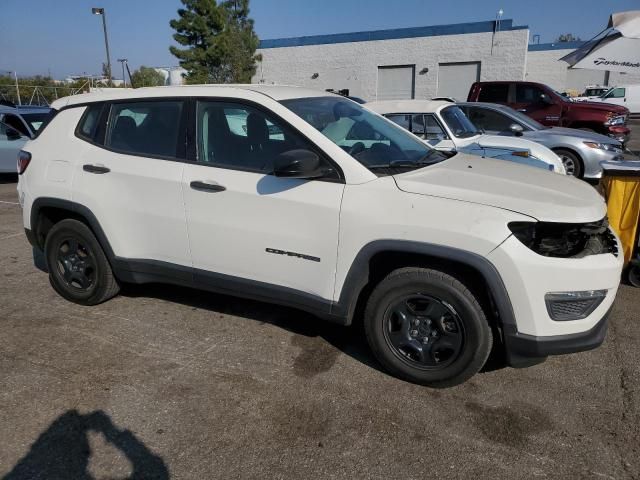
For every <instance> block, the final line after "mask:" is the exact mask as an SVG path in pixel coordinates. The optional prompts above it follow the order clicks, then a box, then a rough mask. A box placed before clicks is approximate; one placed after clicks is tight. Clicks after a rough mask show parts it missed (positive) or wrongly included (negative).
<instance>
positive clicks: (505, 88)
mask: <svg viewBox="0 0 640 480" xmlns="http://www.w3.org/2000/svg"><path fill="white" fill-rule="evenodd" d="M508 98H509V84H508V83H495V84H488V85H482V86H481V87H480V95H478V101H479V102H489V103H507V101H508Z"/></svg>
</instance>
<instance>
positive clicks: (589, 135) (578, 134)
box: [536, 127, 622, 148]
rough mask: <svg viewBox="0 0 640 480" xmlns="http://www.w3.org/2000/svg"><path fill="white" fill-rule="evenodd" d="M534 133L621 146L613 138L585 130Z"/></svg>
mask: <svg viewBox="0 0 640 480" xmlns="http://www.w3.org/2000/svg"><path fill="white" fill-rule="evenodd" d="M536 133H542V134H544V135H566V136H571V137H575V138H581V139H582V140H584V141H587V142H598V143H610V144H613V145H618V146H620V148H622V144H621V143H620V142H619V141H618V140H616V139H615V138H611V137H607V136H606V135H602V134H600V133H596V132H587V131H586V130H578V129H577V128H564V127H551V128H545V129H544V130H537V131H536Z"/></svg>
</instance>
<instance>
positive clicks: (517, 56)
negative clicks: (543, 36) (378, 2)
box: [253, 29, 529, 100]
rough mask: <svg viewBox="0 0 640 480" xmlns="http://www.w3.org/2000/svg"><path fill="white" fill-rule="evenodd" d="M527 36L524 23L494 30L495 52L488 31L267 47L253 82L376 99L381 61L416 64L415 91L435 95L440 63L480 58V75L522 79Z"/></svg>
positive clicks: (482, 77) (383, 63)
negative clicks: (520, 26) (343, 91)
mask: <svg viewBox="0 0 640 480" xmlns="http://www.w3.org/2000/svg"><path fill="white" fill-rule="evenodd" d="M528 36H529V31H528V30H526V29H521V30H508V31H502V32H498V33H497V34H496V36H495V40H494V47H493V52H492V51H491V40H492V33H491V32H485V33H467V34H460V35H443V36H429V37H417V38H404V39H392V40H376V41H363V42H348V43H336V44H324V45H308V46H295V47H280V48H265V49H260V50H259V51H258V53H260V54H262V62H261V63H260V64H259V65H258V69H257V72H256V75H255V76H254V78H253V82H254V83H259V82H264V83H267V84H271V83H277V84H289V85H300V86H305V87H310V88H316V89H319V90H325V89H328V88H333V89H336V90H338V89H343V88H348V89H349V91H350V94H351V95H355V96H358V97H362V98H364V99H365V100H375V99H376V92H377V74H378V67H379V66H391V65H415V66H416V77H415V97H416V98H421V99H429V98H432V97H434V96H436V92H437V88H438V83H437V82H438V64H439V63H451V62H477V61H479V62H481V66H480V80H523V79H524V74H525V61H526V55H527V42H528ZM424 68H428V69H429V70H428V72H427V73H425V74H419V73H418V72H420V71H421V70H422V69H424ZM315 73H317V74H318V78H316V79H312V78H311V77H312V75H313V74H315ZM463 100H464V99H463Z"/></svg>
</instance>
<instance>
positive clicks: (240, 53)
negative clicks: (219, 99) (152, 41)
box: [169, 0, 260, 83]
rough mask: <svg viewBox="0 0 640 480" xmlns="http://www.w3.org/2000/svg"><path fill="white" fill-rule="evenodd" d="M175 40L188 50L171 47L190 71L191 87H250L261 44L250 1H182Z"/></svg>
mask: <svg viewBox="0 0 640 480" xmlns="http://www.w3.org/2000/svg"><path fill="white" fill-rule="evenodd" d="M181 1H182V3H183V5H184V8H181V9H179V10H178V16H179V18H178V19H174V20H171V22H170V25H171V27H172V28H173V29H174V30H175V31H176V33H175V34H174V35H173V38H174V39H175V41H176V42H178V43H179V44H180V45H182V46H184V47H187V48H183V49H181V48H178V47H175V46H171V47H169V50H170V51H171V53H172V54H173V55H175V56H176V57H177V58H178V60H179V61H180V66H182V67H183V68H184V69H185V70H187V72H188V73H187V76H186V80H187V82H188V83H250V82H251V77H252V76H253V75H254V74H255V72H256V61H259V60H260V56H259V55H256V53H255V52H256V49H257V48H258V44H259V40H258V36H257V35H256V34H255V32H254V30H253V20H252V19H250V18H249V0H227V1H223V2H221V3H220V4H218V3H217V2H216V1H215V0H181Z"/></svg>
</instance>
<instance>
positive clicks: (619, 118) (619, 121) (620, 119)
mask: <svg viewBox="0 0 640 480" xmlns="http://www.w3.org/2000/svg"><path fill="white" fill-rule="evenodd" d="M626 121H627V117H626V115H614V116H611V117H609V119H608V120H607V121H606V122H604V124H605V125H606V126H608V127H613V126H615V125H624V124H625V122H626Z"/></svg>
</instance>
